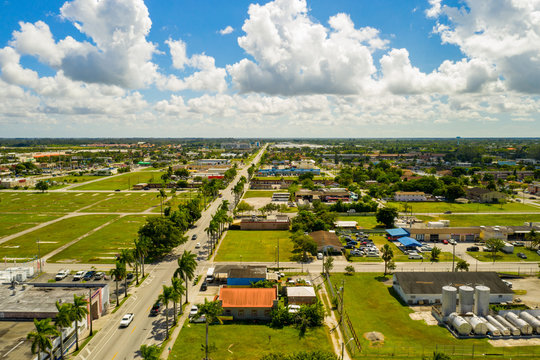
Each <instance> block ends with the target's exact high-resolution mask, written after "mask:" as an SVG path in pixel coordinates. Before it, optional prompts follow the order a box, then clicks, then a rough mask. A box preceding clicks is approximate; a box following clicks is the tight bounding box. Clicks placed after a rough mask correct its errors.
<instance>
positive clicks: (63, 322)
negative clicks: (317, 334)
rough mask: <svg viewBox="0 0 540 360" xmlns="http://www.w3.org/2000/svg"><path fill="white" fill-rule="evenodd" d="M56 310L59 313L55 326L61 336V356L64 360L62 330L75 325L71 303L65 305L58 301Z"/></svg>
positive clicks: (55, 319)
mask: <svg viewBox="0 0 540 360" xmlns="http://www.w3.org/2000/svg"><path fill="white" fill-rule="evenodd" d="M56 309H57V310H58V313H57V314H56V317H55V318H54V324H55V325H56V328H57V330H58V333H59V334H60V335H59V336H60V354H61V355H60V356H61V358H62V359H63V358H64V336H63V334H62V329H63V328H67V327H70V326H71V324H72V323H73V319H72V315H71V304H69V303H63V304H60V303H59V302H58V301H57V302H56Z"/></svg>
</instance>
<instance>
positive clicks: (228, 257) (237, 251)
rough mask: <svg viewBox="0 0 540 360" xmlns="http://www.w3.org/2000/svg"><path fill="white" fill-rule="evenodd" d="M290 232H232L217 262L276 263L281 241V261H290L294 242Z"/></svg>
mask: <svg viewBox="0 0 540 360" xmlns="http://www.w3.org/2000/svg"><path fill="white" fill-rule="evenodd" d="M289 236H290V232H288V231H248V230H244V231H242V230H231V231H228V232H227V235H226V236H225V239H223V240H222V243H221V245H220V247H219V251H218V253H217V255H216V258H215V260H216V261H276V248H277V245H278V241H279V260H280V261H289V260H290V257H291V256H292V253H291V251H292V248H293V245H292V241H291V240H290V239H289Z"/></svg>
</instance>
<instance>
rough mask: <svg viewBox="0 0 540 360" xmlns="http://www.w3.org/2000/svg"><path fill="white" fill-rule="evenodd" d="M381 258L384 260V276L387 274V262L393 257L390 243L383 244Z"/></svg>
mask: <svg viewBox="0 0 540 360" xmlns="http://www.w3.org/2000/svg"><path fill="white" fill-rule="evenodd" d="M381 258H382V259H383V261H384V276H386V275H387V274H388V263H389V262H390V261H392V259H393V258H394V252H393V251H392V247H390V245H388V244H384V246H383V247H382V249H381Z"/></svg>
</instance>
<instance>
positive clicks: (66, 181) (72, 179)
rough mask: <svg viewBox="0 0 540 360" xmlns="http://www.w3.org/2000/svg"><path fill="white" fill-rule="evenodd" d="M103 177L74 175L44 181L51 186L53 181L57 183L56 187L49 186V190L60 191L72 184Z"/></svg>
mask: <svg viewBox="0 0 540 360" xmlns="http://www.w3.org/2000/svg"><path fill="white" fill-rule="evenodd" d="M104 177H105V176H91V175H82V176H75V175H67V176H58V177H51V178H49V179H46V181H48V182H49V184H51V183H52V182H53V181H55V182H56V183H58V184H57V185H49V189H51V190H52V189H60V188H63V187H66V186H68V185H72V184H78V183H85V182H87V181H90V180H97V179H101V178H104Z"/></svg>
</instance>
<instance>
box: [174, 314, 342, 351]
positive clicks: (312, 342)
mask: <svg viewBox="0 0 540 360" xmlns="http://www.w3.org/2000/svg"><path fill="white" fill-rule="evenodd" d="M204 342H205V325H204V324H192V323H186V324H185V325H184V327H183V328H182V331H181V332H180V335H179V336H178V338H177V340H176V342H175V343H174V346H173V347H172V351H171V353H170V355H169V359H171V360H175V359H182V360H200V359H202V358H203V357H204V351H203V347H202V345H203V344H204ZM208 343H209V345H210V346H209V348H210V353H209V357H210V358H211V359H212V360H245V359H253V360H257V359H260V358H261V357H262V356H263V355H265V354H268V353H271V352H282V353H285V354H290V353H294V352H299V351H311V350H323V351H329V352H332V347H331V345H330V339H329V335H328V331H327V329H326V328H325V327H320V328H316V329H313V330H308V331H307V332H306V334H305V335H304V336H302V337H300V336H299V333H298V330H297V329H296V328H294V327H284V328H282V329H272V328H270V327H269V326H267V325H255V324H250V325H239V324H224V325H211V326H210V329H209V341H208Z"/></svg>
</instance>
